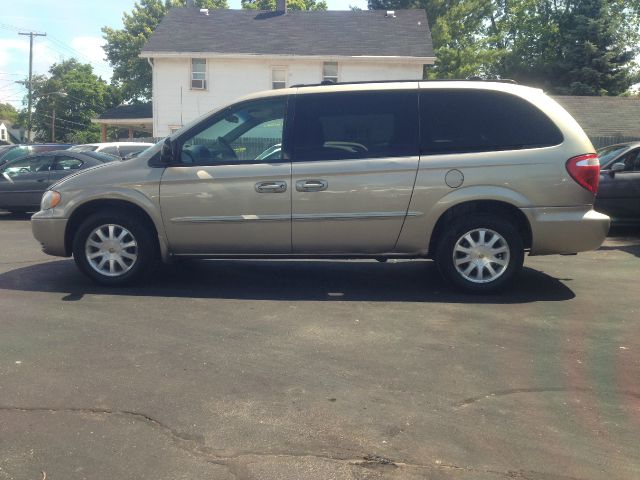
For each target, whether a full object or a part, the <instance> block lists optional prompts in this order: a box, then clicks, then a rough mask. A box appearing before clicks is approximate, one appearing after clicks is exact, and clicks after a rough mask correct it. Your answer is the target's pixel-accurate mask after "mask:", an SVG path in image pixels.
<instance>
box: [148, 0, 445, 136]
mask: <svg viewBox="0 0 640 480" xmlns="http://www.w3.org/2000/svg"><path fill="white" fill-rule="evenodd" d="M279 8H280V10H277V11H260V10H211V11H208V10H199V9H196V8H173V9H171V10H170V11H169V12H168V13H167V15H166V16H165V18H164V19H163V20H162V22H160V24H159V25H158V27H157V28H156V30H155V31H154V33H153V35H152V36H151V38H150V39H149V41H148V42H147V43H146V45H145V46H144V47H143V49H142V53H141V55H140V56H141V57H142V58H146V59H147V60H148V61H149V63H150V64H151V65H152V68H153V102H152V103H153V135H154V136H155V137H161V136H165V135H168V134H169V133H171V132H172V131H175V130H177V129H178V128H180V127H181V126H182V125H184V124H185V123H187V122H189V121H190V120H192V119H194V118H196V117H198V116H200V115H202V114H204V113H206V112H209V111H211V110H213V109H216V108H219V107H221V106H224V105H226V104H229V103H231V102H233V101H234V100H235V99H237V98H238V97H241V96H243V95H246V94H249V93H253V92H257V91H260V90H266V89H272V88H285V87H290V86H292V85H296V84H317V83H320V82H322V81H333V82H353V81H375V80H415V79H420V78H422V72H423V66H424V65H426V64H433V63H434V61H435V57H434V54H433V47H432V43H431V34H430V32H429V26H428V24H427V17H426V13H425V11H424V10H396V11H394V12H393V11H383V10H367V11H286V8H285V7H284V5H283V2H282V3H281V4H280V6H279Z"/></svg>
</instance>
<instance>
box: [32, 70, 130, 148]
mask: <svg viewBox="0 0 640 480" xmlns="http://www.w3.org/2000/svg"><path fill="white" fill-rule="evenodd" d="M33 98H34V108H33V116H32V118H33V120H32V121H33V131H34V132H35V133H36V139H38V140H40V141H51V126H52V122H53V117H54V111H55V128H56V140H62V141H71V140H72V139H74V138H75V136H77V134H78V132H82V131H88V132H92V131H96V128H95V126H94V125H92V123H91V119H92V118H95V117H96V116H98V115H99V114H100V113H102V112H103V111H104V110H106V109H107V108H111V107H113V106H116V105H118V104H119V103H120V101H121V100H122V97H121V96H120V94H119V92H118V90H117V89H116V88H114V87H112V86H110V85H109V84H107V83H106V82H105V81H104V80H103V79H102V78H100V77H98V76H97V75H95V74H94V73H93V67H92V66H91V65H90V64H82V63H80V62H78V61H77V60H76V59H70V60H65V61H63V62H61V63H56V64H54V65H52V66H51V68H50V69H49V75H48V76H38V77H36V79H35V81H34V87H33ZM95 139H96V140H97V138H95Z"/></svg>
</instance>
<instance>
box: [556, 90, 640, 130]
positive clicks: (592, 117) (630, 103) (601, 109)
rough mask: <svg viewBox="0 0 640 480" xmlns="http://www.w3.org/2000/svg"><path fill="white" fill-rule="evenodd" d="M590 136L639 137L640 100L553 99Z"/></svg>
mask: <svg viewBox="0 0 640 480" xmlns="http://www.w3.org/2000/svg"><path fill="white" fill-rule="evenodd" d="M553 98H554V99H555V100H556V101H557V102H558V103H559V104H560V105H562V106H563V107H564V109H565V110H567V111H568V112H569V113H570V114H571V115H572V116H573V118H575V119H576V121H577V122H578V123H579V124H580V126H581V127H582V129H583V130H584V131H585V133H586V134H587V135H588V136H590V137H593V136H629V137H635V136H640V121H639V120H638V119H640V98H639V97H579V96H575V97H570V96H554V97H553Z"/></svg>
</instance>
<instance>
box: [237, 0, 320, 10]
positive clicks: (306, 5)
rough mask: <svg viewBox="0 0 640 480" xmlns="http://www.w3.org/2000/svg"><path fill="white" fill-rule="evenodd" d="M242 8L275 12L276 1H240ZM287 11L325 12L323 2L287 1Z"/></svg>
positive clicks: (312, 0)
mask: <svg viewBox="0 0 640 480" xmlns="http://www.w3.org/2000/svg"><path fill="white" fill-rule="evenodd" d="M241 3H242V8H244V9H248V10H275V9H276V0H241ZM287 8H288V9H289V10H326V9H327V2H325V0H287Z"/></svg>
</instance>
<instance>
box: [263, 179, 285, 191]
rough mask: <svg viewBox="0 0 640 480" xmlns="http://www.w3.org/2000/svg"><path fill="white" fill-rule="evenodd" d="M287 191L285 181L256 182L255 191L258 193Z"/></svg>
mask: <svg viewBox="0 0 640 480" xmlns="http://www.w3.org/2000/svg"><path fill="white" fill-rule="evenodd" d="M286 191H287V182H282V181H275V182H258V183H256V192H258V193H282V192H286Z"/></svg>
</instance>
